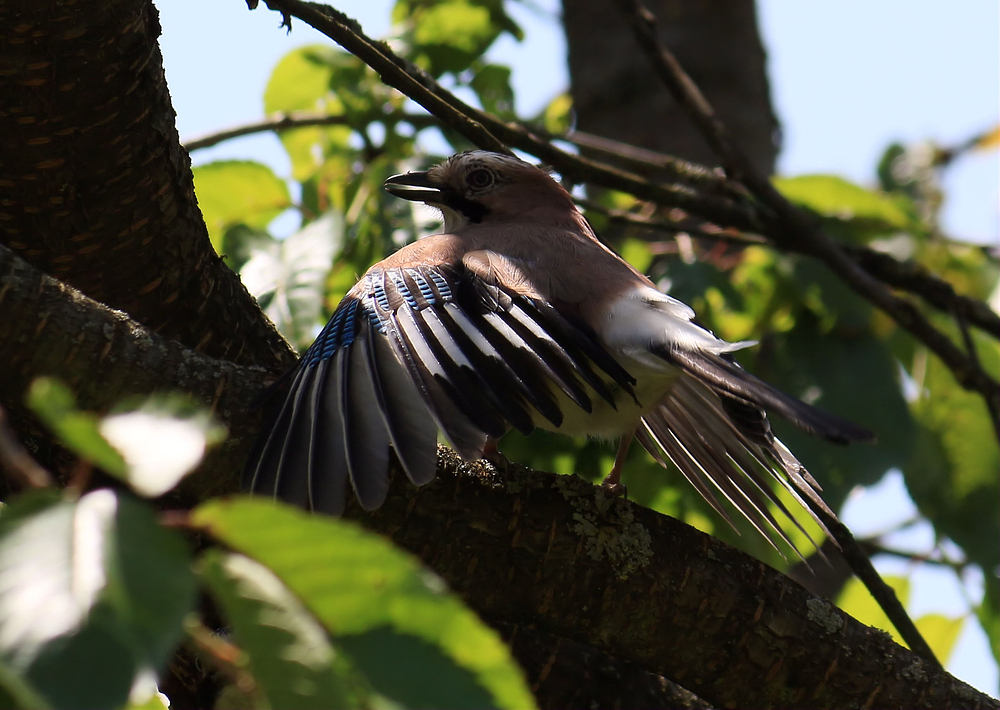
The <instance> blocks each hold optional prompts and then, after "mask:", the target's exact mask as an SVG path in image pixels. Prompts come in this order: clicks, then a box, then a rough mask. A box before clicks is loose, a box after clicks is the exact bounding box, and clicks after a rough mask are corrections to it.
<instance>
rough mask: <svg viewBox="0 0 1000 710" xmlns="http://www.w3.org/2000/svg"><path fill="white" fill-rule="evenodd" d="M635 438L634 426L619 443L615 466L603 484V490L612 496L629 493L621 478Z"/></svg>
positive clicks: (623, 435)
mask: <svg viewBox="0 0 1000 710" xmlns="http://www.w3.org/2000/svg"><path fill="white" fill-rule="evenodd" d="M634 437H635V427H634V426H633V427H632V428H631V429H629V430H628V431H626V432H625V433H624V434H622V438H621V441H619V442H618V453H616V454H615V465H614V466H612V467H611V473H609V474H608V475H607V476H606V477H605V479H604V481H603V482H602V483H601V488H603V489H604V490H606V491H607V492H608V493H610V494H612V495H616V496H622V495H625V494H626V493H627V492H628V491H627V490H626V488H625V486H624V485H623V484H622V482H621V478H622V469H623V468H625V459H626V458H628V449H629V446H631V444H632V439H633V438H634Z"/></svg>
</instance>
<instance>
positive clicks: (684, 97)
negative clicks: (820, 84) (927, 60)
mask: <svg viewBox="0 0 1000 710" xmlns="http://www.w3.org/2000/svg"><path fill="white" fill-rule="evenodd" d="M615 2H616V3H617V4H618V6H619V8H620V9H621V10H622V12H623V13H624V14H625V16H626V19H628V21H629V22H630V24H631V25H632V28H633V30H634V31H635V35H636V38H637V39H638V41H639V44H640V46H641V47H642V48H643V50H644V51H645V52H646V54H647V56H648V57H649V59H650V61H651V62H652V64H653V68H654V70H655V71H656V73H657V75H658V76H659V77H660V79H661V80H662V81H663V83H664V84H665V85H666V86H667V88H668V89H669V90H670V93H671V94H672V95H673V97H674V99H675V100H676V101H677V103H678V104H680V105H681V107H682V108H684V110H685V111H686V112H687V114H688V116H689V117H690V118H691V119H692V121H694V123H695V125H697V126H698V127H699V129H701V133H702V135H703V136H704V137H705V139H706V140H707V141H708V143H709V145H711V146H712V148H713V150H715V152H716V153H717V154H718V155H719V156H720V157H721V158H722V161H723V165H724V166H725V168H726V170H727V172H728V173H729V175H730V177H734V178H738V179H740V180H742V181H743V182H744V183H745V184H746V185H747V187H749V188H750V190H751V191H752V192H753V193H754V194H755V195H756V196H757V197H758V198H760V199H761V201H763V202H764V203H765V204H767V205H768V206H770V207H771V208H772V209H774V211H775V212H776V213H777V215H778V218H779V225H778V226H779V227H781V228H783V229H786V230H788V232H789V234H788V237H789V238H788V242H790V243H795V244H797V245H798V246H799V247H800V248H802V249H804V250H805V251H806V252H807V253H811V254H813V255H816V256H818V257H820V258H821V259H822V260H823V261H824V262H825V263H826V264H827V265H829V266H831V268H832V269H833V270H834V272H835V273H837V274H838V275H839V276H840V277H841V278H842V279H843V280H844V281H845V282H847V283H848V285H850V286H852V287H853V288H854V290H855V291H858V292H859V293H861V294H862V295H864V296H866V297H867V298H868V299H869V300H871V301H873V302H875V304H876V305H879V306H881V307H882V308H883V310H885V311H886V312H888V313H889V315H890V316H893V317H894V318H896V320H897V322H899V318H898V317H897V315H898V313H897V311H899V309H900V308H902V305H903V304H904V303H905V302H903V301H899V299H896V298H895V296H892V294H891V293H889V291H888V289H886V288H885V287H884V286H883V285H882V284H881V283H879V282H877V281H876V280H875V279H873V278H872V277H871V276H870V275H869V274H868V273H867V272H866V271H864V270H863V269H861V268H860V267H858V266H857V264H855V263H854V262H852V261H851V260H850V259H849V258H848V257H847V256H846V255H845V254H844V253H843V252H842V251H841V250H840V249H839V248H838V247H837V246H836V245H835V244H834V243H833V242H832V241H831V240H830V239H829V238H828V237H827V236H826V235H825V234H823V233H822V232H821V231H819V230H818V229H816V227H815V225H812V224H810V223H809V222H808V221H807V219H806V217H805V215H803V214H802V213H800V212H799V211H798V210H797V209H796V208H795V207H793V206H792V204H791V203H789V202H788V201H787V200H785V198H784V197H783V196H782V195H781V194H780V193H779V192H778V191H777V190H775V189H774V186H773V185H771V183H770V181H769V180H767V179H766V178H764V177H763V176H761V175H759V174H757V172H756V170H754V168H753V166H752V165H751V163H750V161H749V159H747V157H746V156H745V155H743V153H742V152H741V151H740V150H739V148H737V146H736V145H735V144H734V143H733V141H732V140H731V139H730V138H729V134H728V132H727V130H726V128H725V126H724V125H723V124H722V122H721V121H720V120H719V119H718V118H717V117H716V115H715V113H714V111H713V110H712V107H711V106H710V105H709V103H708V100H707V99H705V97H704V96H703V95H702V94H701V91H700V90H699V89H698V87H697V86H696V85H695V83H694V82H693V81H692V80H691V78H690V77H689V76H688V75H687V74H686V73H685V72H684V70H683V68H682V67H681V66H680V63H679V62H678V61H677V59H676V58H675V57H674V56H673V54H671V52H670V51H669V50H668V49H667V48H666V46H665V45H664V44H663V42H662V41H661V40H660V38H659V37H658V35H657V33H656V18H655V17H654V15H653V14H652V13H651V12H650V11H649V10H648V9H647V8H646V7H644V6H643V5H642V4H641V3H640V2H639V0H615ZM906 306H907V308H908V309H909V310H911V311H912V312H913V313H914V314H915V315H917V316H919V313H918V312H917V311H916V309H915V308H914V307H913V306H912V305H911V304H909V303H906ZM919 317H920V318H921V319H922V316H919ZM901 325H904V324H903V323H901ZM925 325H926V328H924V330H930V331H934V333H935V334H937V335H940V337H941V338H944V336H943V335H941V334H940V333H937V331H935V330H934V329H933V328H932V326H931V325H930V324H929V323H926V321H925ZM911 326H912V321H911ZM911 330H912V328H911ZM925 336H926V333H925ZM948 344H949V345H950V342H949V343H948ZM983 374H984V376H985V373H983ZM997 387H1000V384H998V385H997ZM991 394H992V395H994V396H995V395H996V394H997V393H996V392H993V393H991ZM984 395H985V393H984ZM989 401H990V400H989V399H987V403H989ZM994 421H996V420H994ZM795 485H796V488H797V489H799V492H800V494H801V495H802V496H803V497H804V498H805V500H806V502H807V503H808V505H809V507H810V509H812V511H813V513H814V514H816V515H817V516H818V517H819V519H820V520H822V521H823V523H824V524H825V525H826V527H827V528H828V529H829V530H830V533H831V534H832V535H833V538H834V539H835V540H836V541H837V542H838V543H839V546H840V548H841V550H842V551H843V554H844V557H845V559H847V561H848V563H849V564H850V566H851V569H852V570H854V573H855V574H856V575H857V577H858V578H859V579H860V580H861V581H862V583H863V584H864V585H865V587H866V588H867V589H868V591H869V592H871V594H872V596H873V597H874V598H875V601H876V602H878V605H879V606H880V607H881V608H882V610H883V611H885V613H886V616H887V617H888V618H889V620H890V621H891V622H892V624H893V626H895V627H896V630H897V631H899V634H900V635H901V636H902V637H903V639H904V640H905V641H906V643H907V644H909V646H910V648H912V649H913V650H914V651H916V652H917V653H919V654H920V655H921V656H923V657H924V658H925V659H927V660H928V661H929V662H931V663H933V664H938V665H940V662H939V661H938V660H937V658H936V657H935V656H934V652H933V651H932V650H931V647H930V645H929V644H928V643H927V641H926V640H925V639H924V637H923V636H922V635H921V633H920V631H919V630H918V629H917V627H916V625H915V624H914V623H913V620H912V619H910V617H909V615H908V614H907V613H906V610H905V609H904V608H903V605H902V604H901V603H900V602H899V599H898V598H897V597H896V593H895V592H894V591H893V589H892V588H891V587H890V586H889V585H888V584H886V583H885V581H884V580H883V579H882V577H881V576H880V575H879V574H878V572H877V571H876V570H875V568H874V566H872V563H871V560H870V559H869V557H868V555H867V554H866V553H865V551H864V550H862V549H861V547H860V546H859V545H858V543H857V541H856V540H855V539H854V535H852V534H851V531H850V530H849V529H848V528H847V526H846V525H844V524H843V523H841V522H840V520H838V519H837V517H836V516H835V515H833V514H832V513H830V512H829V509H828V508H827V507H826V505H824V504H823V503H822V502H821V501H818V500H817V499H816V495H815V493H813V491H812V490H810V489H808V488H806V487H800V486H798V485H797V484H795Z"/></svg>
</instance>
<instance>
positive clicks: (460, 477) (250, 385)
mask: <svg viewBox="0 0 1000 710" xmlns="http://www.w3.org/2000/svg"><path fill="white" fill-rule="evenodd" d="M0 283H2V284H3V285H4V286H3V289H2V291H0V322H3V323H4V324H5V328H6V333H7V334H8V336H9V337H7V338H4V339H3V340H0V363H3V367H4V372H5V373H8V376H7V377H5V378H3V379H2V380H0V398H3V399H4V400H5V401H8V402H11V401H20V394H21V393H23V390H24V389H25V388H26V387H27V384H28V383H29V382H30V381H31V379H33V378H34V377H35V376H37V375H38V374H43V373H44V374H49V375H53V374H54V375H57V376H59V377H61V378H63V379H65V380H67V381H68V382H69V383H70V385H71V386H72V387H73V388H74V390H75V391H76V392H77V395H78V397H79V399H80V404H81V405H82V406H84V407H87V408H90V409H99V410H100V409H106V408H107V407H108V406H110V405H111V404H112V403H114V402H115V401H117V399H118V398H119V397H121V396H123V395H127V394H147V393H149V392H151V391H157V390H163V389H181V390H184V391H187V392H189V393H190V394H191V395H192V396H193V397H195V398H196V399H197V400H199V401H201V402H204V403H206V404H207V405H208V406H211V407H213V409H214V411H215V413H216V415H217V417H218V418H219V419H220V420H221V421H222V422H223V423H225V424H227V425H228V427H229V430H230V438H229V440H228V441H227V443H226V445H225V446H223V447H221V448H220V449H218V450H216V451H214V452H213V453H212V455H210V456H209V457H208V458H207V459H206V461H205V462H204V463H203V464H202V466H201V467H200V468H199V470H198V471H197V472H195V473H194V474H193V475H192V476H191V477H189V478H188V479H186V483H185V486H186V487H185V489H184V490H182V491H181V492H180V493H178V494H176V496H175V498H174V500H172V501H171V503H172V504H176V503H178V502H179V503H180V504H184V503H185V502H191V501H192V500H197V499H201V498H204V497H207V496H208V495H218V494H222V493H227V492H232V491H234V490H236V487H237V485H238V483H237V481H236V475H235V473H234V472H235V471H237V470H238V469H239V464H240V463H241V461H242V459H243V457H244V455H245V453H246V451H247V450H248V449H249V446H250V443H251V441H252V438H253V432H254V431H255V427H256V426H257V422H256V417H255V415H254V414H253V413H251V412H249V411H248V403H249V402H250V401H251V400H252V399H253V398H254V397H255V396H256V395H258V394H259V392H260V389H261V388H262V387H263V386H264V385H265V383H266V382H267V375H266V373H265V372H264V371H263V370H260V369H257V368H241V367H237V366H235V365H233V364H232V363H228V362H225V361H220V360H215V359H212V358H208V357H205V356H202V355H199V354H198V353H195V352H192V351H191V350H189V349H186V348H184V347H183V346H181V345H179V344H178V343H176V342H173V341H169V340H165V339H163V338H161V337H159V336H157V335H155V334H152V333H150V332H149V331H148V330H147V329H145V328H143V327H142V326H140V325H139V324H137V323H136V322H135V321H133V320H131V319H130V318H128V317H127V316H126V315H125V314H123V313H121V312H118V311H113V310H111V309H109V308H107V307H106V306H103V305H102V304H99V303H96V302H95V301H93V300H91V299H89V298H87V297H85V296H83V295H82V294H80V293H79V292H78V291H75V290H74V289H72V288H70V287H67V286H66V285H65V284H62V283H60V282H58V281H56V280H54V279H52V278H50V277H48V276H46V275H44V274H42V273H40V272H39V271H38V270H37V269H35V268H33V267H32V266H31V265H30V264H28V263H27V262H25V261H24V260H23V259H21V258H19V257H17V256H16V255H14V254H13V253H12V252H11V251H10V250H8V249H5V248H2V247H0ZM25 342H32V343H33V344H36V345H37V347H32V348H25V347H24V346H23V344H24V343H25ZM95 353H96V354H97V355H96V357H95ZM439 455H440V460H439V467H438V468H439V471H438V473H439V475H440V477H441V480H439V481H438V482H437V483H434V484H431V485H429V486H426V487H424V488H421V489H415V488H413V487H412V486H410V485H409V484H407V483H405V476H403V475H398V474H397V475H396V476H395V479H396V480H395V482H394V484H393V490H392V491H391V492H390V496H389V500H388V502H387V504H386V506H385V507H384V508H383V509H382V510H380V511H379V512H377V513H374V514H365V513H362V512H361V511H359V510H354V511H353V513H352V515H354V516H355V517H359V518H361V519H362V522H364V524H365V525H367V526H369V527H373V528H375V529H377V530H381V531H384V532H388V533H390V534H391V535H392V536H393V537H394V539H396V541H397V542H399V543H400V544H402V545H403V546H404V547H408V548H410V549H411V550H414V551H415V552H417V553H418V554H420V556H421V557H422V558H423V559H424V560H425V562H427V564H428V565H430V566H431V567H432V568H433V569H435V570H437V571H438V572H439V573H440V574H442V575H443V576H444V577H445V578H446V579H447V580H448V581H449V582H450V583H451V584H452V585H453V586H454V587H455V588H456V589H457V590H458V591H459V592H460V593H461V594H462V595H463V596H464V597H465V598H466V600H467V602H468V603H469V604H470V606H472V607H473V608H474V609H476V610H478V611H479V612H480V613H482V614H484V615H485V616H487V617H488V618H490V619H493V620H496V621H502V622H503V623H505V624H514V625H518V626H528V627H531V628H536V629H538V630H539V631H540V632H542V633H545V634H550V635H552V636H554V637H561V638H566V639H569V640H571V641H575V642H577V643H582V644H587V645H590V646H593V647H595V648H596V649H599V650H600V651H601V652H603V653H607V654H609V655H610V656H613V657H615V658H618V659H621V660H622V661H623V662H626V663H634V664H637V665H638V666H640V667H642V668H644V669H645V670H646V671H648V673H650V674H653V675H651V676H648V677H647V676H644V675H642V674H638V675H634V676H630V677H633V681H634V682H635V683H639V682H640V679H642V678H645V680H642V681H641V682H643V683H649V684H650V685H649V689H648V692H649V693H650V694H654V695H655V694H657V693H662V688H661V689H660V690H657V688H659V687H660V686H661V685H662V681H661V680H660V679H658V678H657V676H664V677H666V678H670V679H672V680H674V681H676V682H678V683H680V684H681V685H683V686H684V687H685V688H687V689H688V690H691V691H692V692H694V693H696V694H697V695H698V696H700V697H702V698H705V699H706V700H708V701H709V702H711V703H714V704H716V706H726V705H735V704H738V705H740V706H743V707H750V706H765V705H772V706H774V705H778V706H784V707H795V706H798V707H844V706H860V705H863V704H864V702H865V701H867V700H872V701H873V702H875V703H876V704H877V705H879V706H881V707H959V706H963V707H997V706H996V705H995V704H992V705H991V703H990V699H989V698H987V697H986V696H984V695H982V694H979V693H976V692H975V691H973V690H972V689H971V688H969V687H968V686H966V685H964V684H962V683H960V682H959V681H957V680H955V679H954V678H952V677H951V676H949V675H948V674H946V673H944V672H942V671H940V670H937V669H934V668H933V667H931V666H930V665H929V664H927V663H924V662H922V661H921V660H919V659H918V658H917V657H916V656H915V655H914V654H911V653H910V652H908V651H906V650H905V649H902V648H900V647H898V646H896V645H895V644H893V643H892V642H891V640H889V638H888V637H887V636H886V635H885V634H883V633H881V632H877V631H875V630H872V629H868V628H867V627H864V626H862V625H860V624H858V623H857V622H855V621H853V620H852V619H850V618H849V617H847V616H846V615H843V614H842V613H841V612H839V611H837V610H836V609H834V608H833V607H832V606H831V605H829V604H828V603H827V602H823V601H821V600H818V599H815V598H813V597H810V596H809V595H808V594H807V593H806V592H805V591H804V590H802V589H801V588H800V587H798V585H796V584H795V583H794V582H792V581H791V580H789V579H787V578H786V577H784V576H783V575H781V574H779V573H778V572H775V571H773V570H770V569H769V568H767V567H766V566H765V565H763V564H762V563H761V562H759V561H757V560H755V559H753V558H751V557H750V556H748V555H746V554H744V553H741V552H739V551H737V550H734V549H732V548H729V547H728V546H726V545H725V544H724V543H722V542H720V541H717V540H714V539H712V538H710V537H709V536H706V535H703V534H702V533H699V532H697V531H695V530H693V529H691V528H688V527H687V526H686V525H684V524H683V523H680V522H678V521H675V520H672V519H670V518H666V517H665V516H661V515H659V514H657V513H655V512H653V511H649V510H645V509H642V508H640V507H638V506H634V505H632V504H630V503H628V502H626V501H621V500H614V501H609V500H608V499H607V498H606V497H604V496H603V495H599V491H598V489H597V488H595V487H594V486H592V485H590V484H589V483H587V482H585V481H583V480H581V479H578V478H576V477H573V476H556V475H553V474H545V473H539V472H534V471H531V470H529V469H525V468H523V467H520V466H517V465H515V464H510V465H509V467H508V469H509V470H508V473H507V475H506V476H505V477H500V476H498V475H497V473H496V471H495V470H494V469H493V468H492V467H490V466H489V465H488V464H485V463H482V462H479V463H475V464H468V465H466V464H461V463H460V461H459V459H458V458H457V455H456V454H454V453H453V452H451V451H450V450H448V449H445V448H442V449H441V450H440V454H439ZM485 550H489V551H490V554H483V551H485ZM654 561H655V563H654ZM626 577H627V578H628V581H627V582H626V581H625V578H626ZM734 639H736V641H735V642H734ZM720 654H721V655H720ZM550 670H551V669H550ZM858 678H865V679H866V682H865V683H864V687H863V688H862V689H859V687H858ZM741 679H742V680H741ZM761 679H765V680H764V681H763V682H762V680H761ZM870 679H877V680H876V681H874V682H871V683H869V682H868V681H869V680H870ZM553 681H554V682H557V679H553ZM564 681H565V679H562V680H561V681H558V682H560V684H561V685H562V686H563V687H565V682H564ZM633 690H634V692H638V690H637V689H633ZM873 693H875V695H874V696H872V694H873ZM870 696H872V697H870ZM657 697H659V696H657Z"/></svg>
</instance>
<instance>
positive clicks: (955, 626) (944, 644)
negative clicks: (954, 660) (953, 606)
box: [913, 614, 965, 665]
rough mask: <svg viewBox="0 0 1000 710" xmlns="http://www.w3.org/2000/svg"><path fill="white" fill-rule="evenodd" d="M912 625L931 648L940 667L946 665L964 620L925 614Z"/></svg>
mask: <svg viewBox="0 0 1000 710" xmlns="http://www.w3.org/2000/svg"><path fill="white" fill-rule="evenodd" d="M913 623H914V624H915V625H916V627H917V631H919V632H920V635H921V636H923V637H924V640H925V641H927V645H929V646H930V647H931V650H932V651H933V652H934V655H935V657H937V659H938V660H939V661H941V664H942V665H948V659H949V658H951V652H952V651H954V650H955V642H956V641H958V635H959V634H960V633H962V626H964V625H965V619H964V618H962V617H958V618H956V619H952V618H950V617H947V616H944V615H943V614H926V615H924V616H921V617H920V618H919V619H917V620H916V621H914V622H913Z"/></svg>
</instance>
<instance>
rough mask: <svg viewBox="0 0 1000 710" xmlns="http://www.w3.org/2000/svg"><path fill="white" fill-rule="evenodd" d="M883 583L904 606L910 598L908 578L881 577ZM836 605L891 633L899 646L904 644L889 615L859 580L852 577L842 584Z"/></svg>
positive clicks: (856, 617)
mask: <svg viewBox="0 0 1000 710" xmlns="http://www.w3.org/2000/svg"><path fill="white" fill-rule="evenodd" d="M882 579H884V580H885V583H886V584H888V585H889V586H890V587H892V589H893V591H895V592H896V597H897V598H898V599H899V601H900V603H901V604H902V605H903V606H904V607H905V606H906V603H907V602H908V601H909V599H910V580H909V579H907V578H906V577H883V578H882ZM837 606H839V607H840V608H841V609H843V610H844V611H845V612H847V613H848V614H850V615H851V616H853V617H854V618H855V619H857V620H858V621H860V622H861V623H862V624H867V625H868V626H874V627H876V628H879V629H882V630H883V631H887V632H889V633H890V634H891V635H892V638H893V640H894V641H895V642H896V643H898V644H900V645H901V646H906V643H904V641H903V639H902V637H901V636H900V635H899V632H897V631H896V629H895V628H894V627H893V625H892V622H890V621H889V617H887V616H886V615H885V612H884V611H882V607H880V606H879V605H878V602H877V601H875V598H874V597H872V595H871V593H869V591H868V590H867V589H866V588H865V585H864V584H863V583H862V582H861V580H859V579H857V578H854V577H852V578H851V579H850V580H849V581H848V582H847V584H845V585H844V589H843V591H841V592H840V596H838V597H837Z"/></svg>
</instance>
